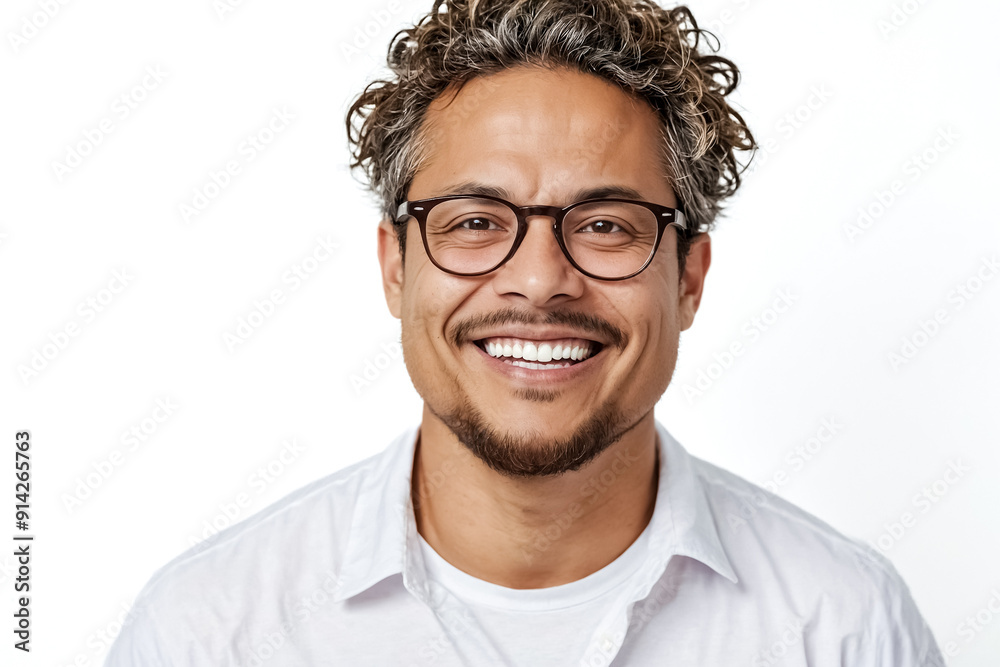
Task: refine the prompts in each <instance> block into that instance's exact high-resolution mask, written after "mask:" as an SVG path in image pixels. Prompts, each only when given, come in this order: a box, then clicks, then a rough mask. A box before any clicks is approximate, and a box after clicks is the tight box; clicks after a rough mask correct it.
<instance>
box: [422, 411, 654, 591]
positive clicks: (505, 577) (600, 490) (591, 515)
mask: <svg viewBox="0 0 1000 667" xmlns="http://www.w3.org/2000/svg"><path fill="white" fill-rule="evenodd" d="M413 458H414V463H413V476H412V486H411V491H412V496H413V505H414V514H415V517H416V521H417V530H418V532H419V533H420V535H421V536H423V538H424V540H426V541H427V543H428V544H429V545H430V546H431V547H432V548H433V549H434V550H435V551H436V552H437V553H439V554H440V555H441V557H442V558H444V559H445V560H446V561H448V562H449V563H451V564H452V565H454V566H455V567H457V568H458V569H460V570H462V571H464V572H466V573H468V574H470V575H472V576H474V577H477V578H479V579H482V580H484V581H488V582H490V583H494V584H497V585H500V586H505V587H507V588H548V587H550V586H558V585H561V584H566V583H569V582H572V581H577V580H579V579H582V578H583V577H586V576H588V575H590V574H593V573H594V572H597V571H598V570H600V569H601V568H603V567H604V566H606V565H608V564H609V563H611V562H612V561H613V560H615V559H616V558H617V557H618V556H620V555H621V554H622V553H623V552H624V551H625V550H626V549H628V547H629V546H630V545H631V544H632V543H633V542H635V540H636V538H638V536H639V534H640V533H642V531H643V530H644V529H645V527H646V525H647V524H648V523H649V520H650V518H651V517H652V516H653V506H654V504H655V502H656V488H657V480H658V455H657V448H656V428H655V423H654V421H653V413H652V411H650V412H649V413H648V414H647V415H646V416H645V417H643V418H642V419H641V420H640V421H639V423H638V424H637V425H636V426H635V427H634V428H632V429H631V430H630V431H629V432H628V433H626V434H625V435H624V436H623V437H622V438H621V440H619V441H618V442H616V443H615V444H614V445H612V446H610V447H608V448H607V449H606V450H605V451H604V452H602V453H601V454H600V455H599V456H598V457H596V458H595V459H594V460H593V461H591V462H590V463H589V464H587V465H586V466H584V467H582V468H581V469H580V470H576V471H571V472H567V473H564V474H562V475H557V476H547V477H540V478H524V479H511V478H508V477H504V476H503V475H500V474H499V473H497V472H496V471H494V470H492V469H491V468H489V467H488V466H487V465H486V464H485V463H483V462H482V461H480V460H479V459H478V458H476V457H475V455H473V454H472V453H471V452H470V451H469V450H468V449H467V448H466V447H465V446H464V445H462V444H461V443H460V442H458V440H457V438H456V437H455V435H454V434H453V433H452V432H451V431H450V430H449V429H448V428H447V427H446V426H445V425H444V424H443V423H442V422H441V421H440V420H438V419H437V418H436V417H435V416H434V415H433V414H431V413H430V411H429V410H428V409H427V408H426V406H425V408H424V415H423V422H422V424H421V428H420V436H419V439H418V441H417V447H416V453H415V455H414V457H413Z"/></svg>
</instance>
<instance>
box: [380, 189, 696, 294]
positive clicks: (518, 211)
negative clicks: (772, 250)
mask: <svg viewBox="0 0 1000 667" xmlns="http://www.w3.org/2000/svg"><path fill="white" fill-rule="evenodd" d="M456 199H488V200H490V201H495V202H497V203H499V204H503V205H504V206H506V207H507V208H509V209H510V210H511V211H513V213H514V215H515V217H516V218H517V232H516V234H515V236H514V243H513V244H512V245H511V247H510V251H509V252H508V253H507V256H506V257H504V258H503V259H501V260H500V261H499V262H498V263H497V264H496V266H494V267H492V268H490V269H487V270H486V271H477V272H475V273H462V272H459V271H452V270H450V269H446V268H445V267H443V266H441V265H440V264H438V263H437V260H435V259H434V255H433V254H431V249H430V245H429V244H428V243H427V216H428V214H429V213H430V212H431V209H433V208H434V207H435V206H437V205H438V204H441V203H443V202H446V201H454V200H456ZM597 202H616V203H624V204H636V205H638V206H642V207H643V208H646V209H648V210H649V211H652V212H653V214H654V215H656V220H657V223H658V224H657V229H656V241H655V242H654V243H653V249H652V251H650V253H649V257H647V258H646V262H645V264H643V265H642V267H641V268H639V269H638V270H637V271H634V272H633V273H630V274H628V275H627V276H622V277H620V278H605V277H604V276H598V275H596V274H593V273H590V272H589V271H586V270H584V269H583V268H581V267H580V265H579V264H577V263H576V260H574V259H573V257H572V256H571V255H570V253H569V249H567V248H566V241H565V239H563V235H562V224H563V219H564V218H565V217H566V214H567V213H569V212H570V211H572V210H573V209H575V208H577V207H578V206H583V205H584V204H593V203H597ZM535 215H544V216H548V217H550V218H552V219H553V222H552V233H553V234H554V235H555V237H556V242H557V243H558V244H559V248H560V249H561V250H562V253H563V255H564V256H565V257H566V259H567V260H568V261H569V263H570V264H571V265H572V266H573V268H575V269H576V270H577V271H579V272H580V273H582V274H583V275H585V276H587V277H588V278H594V279H596V280H608V281H615V280H628V279H629V278H634V277H635V276H637V275H639V274H640V273H642V272H643V271H645V270H646V268H647V267H648V266H649V265H650V264H651V263H652V262H653V257H655V256H656V251H657V249H659V247H660V241H661V240H663V232H664V230H665V229H666V228H667V227H668V226H673V227H676V228H677V233H678V234H680V235H681V236H682V237H683V238H687V239H690V238H692V237H693V236H694V232H693V231H692V229H691V228H690V226H689V225H688V220H687V217H686V216H685V215H684V209H683V206H680V205H679V206H678V207H677V208H670V207H669V206H661V205H660V204H653V203H652V202H646V201H638V200H635V199H616V198H606V197H605V198H600V199H585V200H583V201H578V202H576V203H574V204H570V205H569V206H567V207H566V208H559V207H557V206H517V205H516V204H512V203H511V202H509V201H507V200H506V199H501V198H500V197H493V196H490V195H449V196H447V197H432V198H430V199H417V200H414V201H404V202H403V203H402V204H400V205H399V208H398V209H397V211H396V218H395V219H394V220H393V221H392V224H393V225H397V226H401V225H405V224H406V223H407V222H408V220H409V218H413V219H415V220H416V221H417V223H418V224H419V225H420V238H421V239H422V240H423V243H424V251H425V252H426V253H427V257H428V258H429V259H430V260H431V263H432V264H434V266H436V267H437V268H439V269H440V270H442V271H444V272H445V273H450V274H451V275H453V276H465V277H475V276H485V275H486V274H487V273H492V272H493V271H496V270H497V269H499V268H500V267H501V266H503V265H504V264H506V263H507V262H508V261H509V260H510V258H511V257H513V256H514V253H516V252H517V249H518V248H520V247H521V241H523V240H524V237H525V235H526V234H527V233H528V216H535Z"/></svg>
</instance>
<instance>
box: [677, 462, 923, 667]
mask: <svg viewBox="0 0 1000 667" xmlns="http://www.w3.org/2000/svg"><path fill="white" fill-rule="evenodd" d="M692 463H693V468H694V471H695V474H696V475H697V477H698V479H699V480H700V482H701V486H702V488H703V489H704V491H705V494H706V497H707V500H708V502H709V505H710V507H711V508H712V514H713V517H714V519H715V522H716V528H717V530H718V533H719V538H720V541H721V542H722V544H723V545H724V549H725V551H726V554H727V556H728V557H729V558H730V560H731V562H732V565H733V568H734V569H735V570H736V573H737V576H738V577H739V579H740V585H741V587H742V588H743V589H745V590H747V591H749V592H751V594H752V595H754V596H755V597H757V598H758V599H759V600H760V601H761V605H760V606H761V607H763V608H767V609H772V610H776V609H779V608H780V609H785V610H787V615H789V616H790V617H791V616H794V617H797V618H798V619H800V620H801V621H802V622H803V623H804V624H807V625H808V624H811V625H812V627H813V630H814V631H815V632H828V633H829V634H831V635H834V636H837V637H838V638H839V641H840V642H841V649H842V650H843V651H844V656H845V657H846V656H849V655H853V656H855V657H856V658H857V659H856V660H849V661H848V662H849V663H850V664H858V665H867V664H872V665H875V664H913V665H920V666H921V667H923V666H924V665H927V666H930V665H936V664H937V663H935V662H933V658H934V657H935V656H936V657H938V658H940V654H939V652H938V648H937V645H936V643H935V642H934V638H933V635H932V634H931V632H930V630H929V628H928V627H927V625H926V623H925V621H924V619H923V617H922V616H921V615H920V612H919V611H918V609H917V606H916V603H915V602H914V601H913V598H912V596H911V594H910V591H909V588H908V587H907V586H906V583H905V582H904V581H903V579H902V577H901V576H900V575H899V572H898V571H897V570H896V568H895V566H893V564H892V563H891V562H890V561H889V559H888V558H886V557H885V555H883V554H882V553H881V552H879V551H878V550H876V549H875V548H874V547H872V546H870V545H868V544H866V543H864V542H862V541H861V540H858V539H854V538H851V537H848V536H846V535H844V534H843V533H841V532H840V531H838V530H837V529H835V528H833V527H832V526H830V525H829V524H827V523H826V522H824V521H822V520H821V519H819V518H818V517H816V516H814V515H812V514H810V513H809V512H807V511H805V510H803V509H802V508H800V507H798V506H796V505H794V504H792V503H790V502H788V501H787V500H784V499H783V498H781V497H779V496H777V495H776V494H774V493H771V492H770V491H767V490H765V489H763V488H761V487H759V486H757V485H756V484H753V483H752V482H749V481H747V480H746V479H743V478H742V477H740V476H738V475H736V474H734V473H731V472H729V471H727V470H724V469H722V468H719V467H718V466H715V465H713V464H711V463H708V462H706V461H703V460H701V459H698V458H696V457H692ZM872 656H879V658H878V660H884V662H871V663H869V662H868V660H869V659H871V657H872Z"/></svg>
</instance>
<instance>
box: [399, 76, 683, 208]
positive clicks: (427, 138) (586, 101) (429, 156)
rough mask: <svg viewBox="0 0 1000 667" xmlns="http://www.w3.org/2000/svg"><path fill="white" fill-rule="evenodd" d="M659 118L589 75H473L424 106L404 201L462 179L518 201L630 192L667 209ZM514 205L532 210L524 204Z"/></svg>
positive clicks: (668, 193)
mask: <svg viewBox="0 0 1000 667" xmlns="http://www.w3.org/2000/svg"><path fill="white" fill-rule="evenodd" d="M660 137H661V133H660V120H659V117H658V115H657V114H656V112H655V111H654V110H653V109H652V107H651V106H650V105H649V104H648V103H647V102H645V101H644V100H641V99H638V98H636V97H633V96H631V95H628V94H626V93H625V92H624V91H622V90H621V89H620V88H618V87H617V86H615V85H613V84H611V83H609V82H607V81H604V80H603V79H601V78H599V77H597V76H594V75H592V74H586V73H582V72H578V71H574V70H569V69H564V68H560V69H546V68H541V67H520V68H515V69H510V70H504V71H502V72H499V73H496V74H491V75H489V76H486V77H478V78H475V79H472V80H471V81H469V82H468V83H467V84H466V85H465V86H464V87H462V88H461V89H460V90H459V91H458V92H457V93H456V92H455V91H454V90H449V91H446V93H445V94H443V95H441V96H440V97H439V98H438V99H436V100H434V102H432V104H431V105H430V107H429V109H428V112H427V116H426V121H425V126H424V133H423V142H424V143H423V146H424V155H423V161H422V163H421V166H420V168H419V169H418V171H417V174H416V176H415V177H414V180H413V182H412V186H411V189H410V193H409V195H408V198H409V199H418V198H424V197H432V196H438V195H441V194H446V192H445V191H446V190H448V189H450V187H451V186H455V185H458V184H461V183H466V182H481V183H486V184H489V185H492V186H495V187H498V188H504V189H506V190H508V191H510V192H511V193H514V194H516V195H517V196H518V198H519V199H531V200H533V201H534V200H535V198H536V197H542V198H544V199H545V201H544V202H539V203H549V204H556V203H565V204H568V203H571V202H569V201H565V199H566V198H568V197H569V194H570V193H571V192H576V191H580V190H581V189H596V188H601V187H608V186H619V187H628V188H631V189H633V190H636V191H638V192H642V193H644V196H645V197H647V198H649V199H650V200H651V201H656V202H658V203H663V204H665V205H671V204H673V203H675V202H674V201H673V200H672V192H671V190H670V187H669V183H668V181H667V177H666V174H665V172H664V169H663V166H662V161H661V152H660V141H661V138H660ZM521 203H530V202H527V201H523V202H521Z"/></svg>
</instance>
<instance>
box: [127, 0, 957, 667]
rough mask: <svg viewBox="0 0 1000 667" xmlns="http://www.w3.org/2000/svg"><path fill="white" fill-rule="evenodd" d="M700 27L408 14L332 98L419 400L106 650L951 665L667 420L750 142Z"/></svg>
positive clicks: (527, 4)
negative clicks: (365, 184) (339, 103)
mask: <svg viewBox="0 0 1000 667" xmlns="http://www.w3.org/2000/svg"><path fill="white" fill-rule="evenodd" d="M700 37H701V35H700V33H699V31H698V29H697V26H696V24H695V23H694V19H693V18H692V17H691V15H690V12H689V11H688V10H687V9H686V8H683V7H679V8H676V9H673V10H669V11H668V10H664V9H662V8H660V7H658V6H656V5H655V4H652V3H651V2H645V1H632V0H585V1H580V0H572V1H571V0H521V1H517V0H480V1H479V2H477V1H476V0H456V1H455V2H449V3H448V4H447V5H446V4H444V2H443V1H442V0H438V1H437V2H435V4H434V7H433V9H432V11H431V13H430V14H429V15H428V16H427V17H425V18H424V19H423V20H422V21H421V22H420V23H418V24H417V25H416V26H414V27H413V28H412V29H410V30H407V31H404V32H402V33H400V34H399V35H397V37H396V39H395V40H394V43H393V45H392V47H391V49H390V67H391V68H392V70H393V72H394V75H395V77H394V78H393V79H392V80H389V81H381V82H376V83H375V84H372V85H371V86H369V88H368V89H367V90H366V91H365V92H364V94H362V95H361V97H360V98H359V99H358V100H357V102H356V103H355V105H354V106H353V108H352V109H351V112H350V114H349V118H348V126H349V131H350V134H351V139H352V142H353V143H354V145H355V161H356V164H357V165H359V166H363V167H364V168H365V169H366V172H367V174H368V176H369V179H370V182H371V185H372V187H373V188H374V190H375V191H376V192H378V193H379V194H380V195H381V197H382V200H383V206H384V212H385V214H386V219H385V220H384V221H383V222H382V223H381V225H380V226H379V228H378V257H379V262H380V264H381V267H382V277H383V283H384V289H385V295H386V300H387V303H388V305H389V309H390V311H391V312H392V314H393V315H394V316H395V317H398V318H400V320H401V322H402V345H403V351H404V357H405V360H406V365H407V369H408V371H409V373H410V376H411V378H412V380H413V384H414V386H415V387H416V389H417V391H418V392H419V394H420V395H421V397H422V398H423V399H424V412H423V417H422V420H421V423H420V425H419V427H417V428H413V429H411V430H410V431H408V432H406V433H404V434H403V435H402V436H400V438H399V439H397V440H396V441H395V442H394V443H393V444H391V445H390V447H389V448H388V449H387V450H385V452H383V453H382V454H379V455H377V456H374V457H372V458H370V459H367V460H365V461H363V462H361V463H359V464H356V465H354V466H351V467H350V468H348V469H346V470H343V471H341V472H338V473H336V474H334V475H332V476H330V477H327V478H326V479H322V480H320V481H318V482H315V483H313V484H312V485H310V486H308V487H306V488H304V489H302V490H300V491H298V492H296V493H294V494H292V495H291V496H289V497H288V498H286V499H285V500H283V501H281V502H279V503H277V504H276V505H274V506H272V507H271V508H269V509H267V510H265V511H263V512H261V513H259V514H257V515H256V516H254V517H252V518H251V519H249V520H247V521H244V522H243V523H241V524H239V525H237V526H236V527H234V528H232V529H230V530H228V531H225V532H223V533H221V534H219V535H218V536H216V537H214V538H212V539H211V540H209V541H208V542H207V543H206V544H205V545H202V546H200V547H199V548H198V549H197V550H195V551H192V552H189V553H188V554H185V555H183V556H181V557H180V558H179V559H177V560H175V561H174V562H173V563H171V564H169V565H168V566H167V567H165V568H164V569H163V570H161V571H160V572H159V573H158V574H157V575H156V576H155V577H154V578H153V580H152V581H151V582H150V583H149V584H148V585H147V587H146V589H145V591H144V592H143V594H142V595H141V596H140V598H139V600H138V601H137V603H136V606H135V612H134V615H133V620H132V621H131V622H130V623H129V626H128V627H127V629H126V630H125V631H124V632H123V635H122V638H121V639H120V641H119V642H118V644H117V645H116V646H115V649H114V650H113V651H112V653H111V656H110V657H109V662H108V664H109V665H113V666H117V665H146V664H149V665H156V664H162V665H186V666H189V665H205V666H207V665H230V664H231V665H262V664H269V665H431V664H434V665H461V664H465V665H610V664H612V663H614V664H620V665H692V666H695V665H697V666H705V665H720V666H721V665H725V666H729V665H742V664H746V665H778V664H782V665H810V666H831V667H832V666H833V665H838V666H839V665H851V666H857V665H865V666H869V665H870V666H872V667H875V666H884V667H889V666H893V667H897V666H904V665H906V666H910V665H917V666H928V665H941V664H943V662H942V660H941V656H940V653H939V651H938V648H937V645H936V644H935V641H934V639H933V637H932V636H931V633H930V631H929V630H928V628H927V626H926V624H925V623H924V621H923V619H922V618H921V616H920V614H919V612H918V611H917V609H916V607H915V605H914V603H913V601H912V599H911V597H910V594H909V592H908V590H907V588H906V586H905V584H904V583H903V582H902V581H901V579H900V578H899V576H898V574H897V573H896V571H895V570H894V568H893V567H892V566H891V565H890V564H889V562H888V561H887V560H885V559H884V558H882V557H881V556H879V555H877V554H876V553H874V552H872V551H870V550H867V549H865V548H864V547H863V546H861V545H860V544H859V543H856V542H854V541H851V540H849V539H847V538H845V537H843V536H841V535H840V534H838V533H837V532H835V531H834V530H833V529H832V528H830V527H829V526H827V525H826V524H824V523H822V522H821V521H819V520H818V519H816V518H814V517H812V516H810V515H808V514H806V513H805V512H803V511H801V510H799V509H797V508H795V507H793V506H791V505H789V504H788V503H786V502H783V501H781V500H780V499H778V498H776V497H774V496H771V495H766V494H764V493H763V492H762V491H761V490H760V489H758V488H757V487H755V486H753V485H751V484H750V483H748V482H746V481H744V480H742V479H740V478H738V477H736V476H734V475H732V474H730V473H727V472H725V471H723V470H720V469H718V468H716V467H714V466H711V465H709V464H708V463H705V462H703V461H701V460H699V459H696V458H694V457H692V456H690V455H688V454H687V453H686V451H685V450H684V449H683V448H682V447H681V445H680V444H679V443H678V442H676V441H675V440H674V439H673V438H672V437H671V436H670V434H669V433H668V432H667V431H666V429H665V428H664V427H663V426H662V425H660V424H658V423H657V422H656V421H655V419H654V416H653V408H654V405H655V404H656V402H657V400H658V399H659V398H660V396H661V395H662V394H663V392H664V391H665V390H666V388H667V385H668V383H669V381H670V378H671V375H672V373H673V370H674V366H675V363H676V359H677V348H678V340H679V335H680V332H681V331H683V330H685V329H687V328H688V327H690V326H691V324H692V321H693V319H694V316H695V312H696V311H697V309H698V305H699V303H700V301H701V297H702V290H703V287H704V281H705V276H706V273H707V271H708V268H709V264H710V260H711V250H710V248H711V245H710V240H709V236H708V234H707V233H706V230H707V229H708V228H709V227H710V226H711V223H712V222H713V221H714V219H715V217H716V215H717V214H718V212H719V210H720V202H721V201H722V200H723V199H724V198H725V197H726V196H728V195H730V194H732V193H733V192H734V191H735V190H736V189H737V187H738V186H739V183H740V180H739V173H738V166H739V164H738V162H737V161H736V157H735V152H736V151H737V150H750V149H752V148H753V147H754V140H753V137H752V135H751V133H750V132H749V130H748V129H747V128H746V126H745V124H744V122H743V120H742V118H741V117H740V116H739V114H738V113H736V112H735V111H734V110H733V109H732V108H730V107H729V106H728V104H727V103H726V101H725V96H726V95H728V94H729V93H730V92H732V90H733V89H734V88H735V86H736V83H737V81H738V70H737V69H736V67H735V66H734V65H733V64H732V63H731V62H729V61H728V60H725V59H723V58H720V57H717V56H714V55H711V54H705V53H701V52H700V51H699V38H700ZM746 507H751V508H752V509H753V511H752V512H749V513H748V512H744V511H742V510H743V509H745V508H746ZM732 516H740V517H741V520H740V521H739V522H731V521H727V518H726V517H732Z"/></svg>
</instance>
